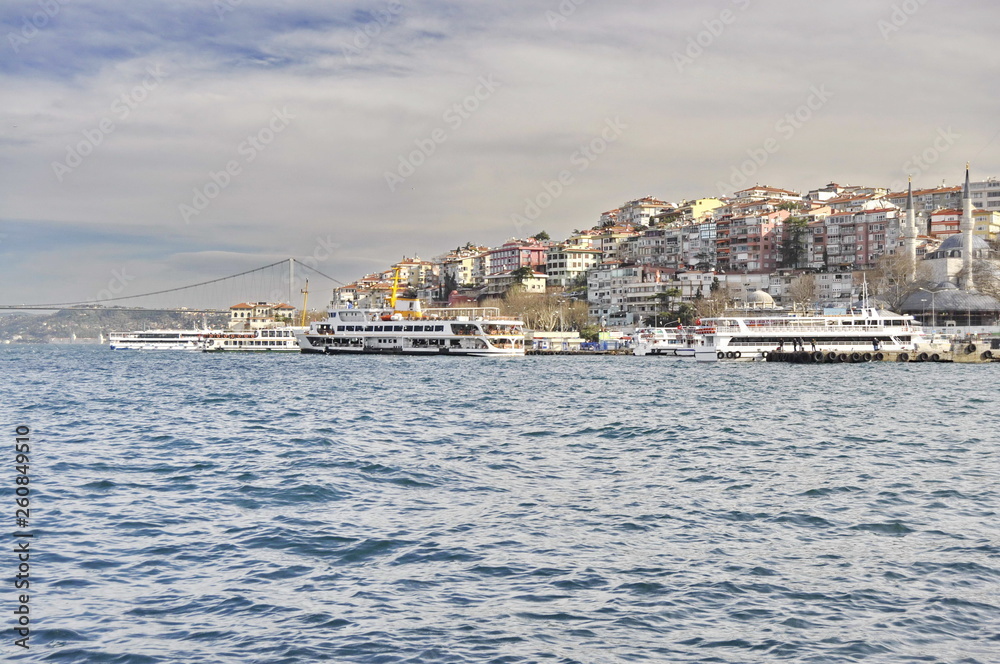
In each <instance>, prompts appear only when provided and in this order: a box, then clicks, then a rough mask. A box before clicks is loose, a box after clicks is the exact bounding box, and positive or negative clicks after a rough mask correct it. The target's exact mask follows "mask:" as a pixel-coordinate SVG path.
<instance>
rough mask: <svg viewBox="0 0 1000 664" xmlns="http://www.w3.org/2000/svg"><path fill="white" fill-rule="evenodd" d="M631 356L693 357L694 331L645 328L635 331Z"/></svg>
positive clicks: (673, 328) (680, 328) (676, 328)
mask: <svg viewBox="0 0 1000 664" xmlns="http://www.w3.org/2000/svg"><path fill="white" fill-rule="evenodd" d="M633 337H634V339H635V342H634V345H633V346H632V354H633V355H640V356H642V355H668V356H670V357H694V353H695V345H696V343H697V341H696V337H695V335H694V331H693V330H692V329H688V328H684V327H646V328H641V329H638V330H636V331H635V333H634V335H633Z"/></svg>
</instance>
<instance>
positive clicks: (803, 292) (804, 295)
mask: <svg viewBox="0 0 1000 664" xmlns="http://www.w3.org/2000/svg"><path fill="white" fill-rule="evenodd" d="M788 297H789V298H791V300H792V304H793V305H795V304H810V303H812V302H815V301H816V277H815V276H814V275H811V274H800V275H799V276H797V277H795V278H794V279H792V283H790V284H789V285H788Z"/></svg>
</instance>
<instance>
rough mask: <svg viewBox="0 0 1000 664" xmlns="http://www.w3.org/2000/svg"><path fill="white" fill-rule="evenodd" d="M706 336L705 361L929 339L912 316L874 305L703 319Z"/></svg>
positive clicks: (898, 345) (700, 328)
mask: <svg viewBox="0 0 1000 664" xmlns="http://www.w3.org/2000/svg"><path fill="white" fill-rule="evenodd" d="M695 332H696V334H698V335H699V337H700V338H701V342H702V343H701V345H699V346H698V347H697V349H696V352H695V357H696V358H697V359H698V360H700V361H715V360H761V359H766V358H767V354H768V353H770V352H772V351H779V352H781V351H784V352H791V351H794V350H801V351H808V352H812V353H821V354H822V357H823V358H826V359H830V355H831V354H832V355H834V356H836V355H839V354H841V353H848V354H853V353H862V354H863V353H872V354H876V353H879V352H886V351H914V350H917V348H918V346H919V345H920V344H926V343H927V337H926V336H925V335H924V332H923V328H922V327H921V325H920V323H918V322H917V321H915V320H914V318H913V316H909V315H902V314H896V313H892V312H890V311H885V310H881V309H875V308H862V309H859V310H857V311H854V312H849V313H846V314H834V315H820V316H807V315H802V316H800V315H795V314H789V315H785V316H777V315H773V316H766V315H762V316H732V317H719V318H703V319H701V320H700V321H699V322H698V325H697V326H696V328H695Z"/></svg>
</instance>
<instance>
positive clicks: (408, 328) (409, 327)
mask: <svg viewBox="0 0 1000 664" xmlns="http://www.w3.org/2000/svg"><path fill="white" fill-rule="evenodd" d="M403 332H413V326H412V325H404V326H403Z"/></svg>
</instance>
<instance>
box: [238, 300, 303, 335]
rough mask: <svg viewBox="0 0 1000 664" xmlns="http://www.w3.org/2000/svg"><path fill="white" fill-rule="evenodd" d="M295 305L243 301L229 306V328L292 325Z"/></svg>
mask: <svg viewBox="0 0 1000 664" xmlns="http://www.w3.org/2000/svg"><path fill="white" fill-rule="evenodd" d="M294 316H295V307H293V306H292V305H290V304H284V303H280V304H275V303H272V302H241V303H240V304H234V305H233V306H231V307H229V328H230V329H234V330H260V329H264V328H269V327H280V326H282V325H290V324H291V322H292V320H293V319H294Z"/></svg>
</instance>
